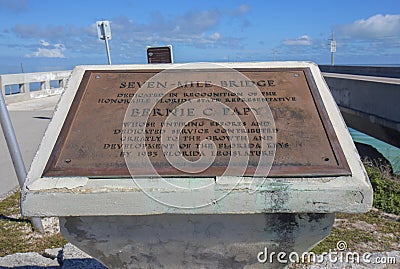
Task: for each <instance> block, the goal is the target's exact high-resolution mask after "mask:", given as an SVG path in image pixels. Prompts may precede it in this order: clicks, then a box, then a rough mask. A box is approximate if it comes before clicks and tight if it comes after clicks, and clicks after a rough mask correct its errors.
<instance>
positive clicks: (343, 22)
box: [0, 0, 400, 74]
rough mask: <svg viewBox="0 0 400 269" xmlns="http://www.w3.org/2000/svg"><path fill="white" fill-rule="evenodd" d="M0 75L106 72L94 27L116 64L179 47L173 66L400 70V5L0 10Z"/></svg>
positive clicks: (398, 0)
mask: <svg viewBox="0 0 400 269" xmlns="http://www.w3.org/2000/svg"><path fill="white" fill-rule="evenodd" d="M0 17H1V25H0V74H1V73H3V74H4V73H19V72H21V63H22V65H23V68H24V71H25V72H37V71H48V70H66V69H72V68H73V67H74V66H75V65H81V64H107V57H106V53H105V45H104V41H100V40H98V38H97V30H96V24H95V23H96V21H98V20H109V21H110V23H111V31H112V40H110V49H111V57H112V62H113V64H127V63H146V54H145V49H146V46H151V45H168V44H171V45H173V48H174V58H175V62H193V61H216V62H221V61H228V60H229V61H272V60H273V59H274V50H276V57H277V60H282V61H287V60H307V61H314V62H316V63H318V64H329V63H330V47H329V43H330V41H329V39H330V38H331V31H332V30H333V31H334V32H335V38H336V40H337V53H336V56H335V63H336V64H370V65H381V64H399V63H400V0H345V1H342V0H331V1H325V0H319V1H317V0H314V1H311V0H294V1H289V0H279V1H277V0H272V1H267V0H265V1H245V0H242V1H236V0H233V1H215V0H214V1H208V0H206V1H175V0H172V1H158V0H151V1H143V0H140V1H136V0H113V1H111V0H107V1H103V0H96V1H92V0H68V1H65V0H59V1H57V0H0Z"/></svg>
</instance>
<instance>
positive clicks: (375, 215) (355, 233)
mask: <svg viewBox="0 0 400 269" xmlns="http://www.w3.org/2000/svg"><path fill="white" fill-rule="evenodd" d="M364 166H365V169H366V171H367V173H368V176H369V179H370V181H371V185H372V187H373V189H374V201H373V206H374V207H375V208H376V209H373V210H371V211H370V212H367V213H365V214H336V220H337V221H336V225H335V227H333V228H332V232H331V234H330V235H329V236H328V237H327V238H325V239H324V240H323V241H322V242H320V243H319V244H318V245H317V246H316V247H314V248H313V249H312V251H313V252H315V253H318V254H320V253H322V252H324V251H329V250H330V249H331V250H334V249H336V244H337V243H338V242H339V241H345V242H346V243H347V246H348V249H349V250H357V251H369V252H378V251H389V250H398V249H399V246H400V245H399V244H400V243H399V242H400V217H399V216H397V215H400V176H398V175H394V174H392V173H391V172H390V169H389V168H388V167H385V166H379V167H378V166H374V165H372V163H371V162H365V163H364ZM391 214H395V215H391Z"/></svg>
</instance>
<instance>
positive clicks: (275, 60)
mask: <svg viewBox="0 0 400 269" xmlns="http://www.w3.org/2000/svg"><path fill="white" fill-rule="evenodd" d="M274 62H276V49H274Z"/></svg>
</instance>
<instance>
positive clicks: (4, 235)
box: [0, 193, 67, 257]
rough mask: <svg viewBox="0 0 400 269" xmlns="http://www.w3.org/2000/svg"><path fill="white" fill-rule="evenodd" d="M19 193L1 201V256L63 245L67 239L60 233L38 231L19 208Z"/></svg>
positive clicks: (39, 251) (40, 251)
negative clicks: (22, 214)
mask: <svg viewBox="0 0 400 269" xmlns="http://www.w3.org/2000/svg"><path fill="white" fill-rule="evenodd" d="M19 197H20V195H19V193H15V194H13V195H11V196H9V197H7V198H6V199H4V200H3V201H1V202H0V257H2V256H6V255H9V254H13V253H18V252H38V253H42V252H43V251H44V250H45V249H46V248H56V247H62V246H63V245H65V244H66V243H67V241H66V240H65V239H64V238H63V237H62V236H61V234H60V233H50V232H46V233H45V234H41V233H38V232H36V231H34V230H33V227H32V225H31V223H30V222H29V220H28V219H26V218H23V217H22V216H21V214H20V209H19V199H20V198H19Z"/></svg>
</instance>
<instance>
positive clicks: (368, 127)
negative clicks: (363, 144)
mask: <svg viewBox="0 0 400 269" xmlns="http://www.w3.org/2000/svg"><path fill="white" fill-rule="evenodd" d="M324 77H325V80H326V83H327V84H328V86H329V88H330V90H331V92H332V95H333V97H334V98H335V101H336V103H337V104H338V106H339V108H340V111H341V112H342V115H343V117H344V119H345V121H346V124H347V125H348V126H349V127H351V128H354V129H356V130H358V131H361V132H363V133H366V134H368V135H370V136H373V137H375V138H377V139H379V140H382V141H385V142H387V143H389V144H391V145H393V146H396V147H400V106H399V105H398V100H400V79H396V78H379V77H370V76H356V75H346V74H330V73H324Z"/></svg>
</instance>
